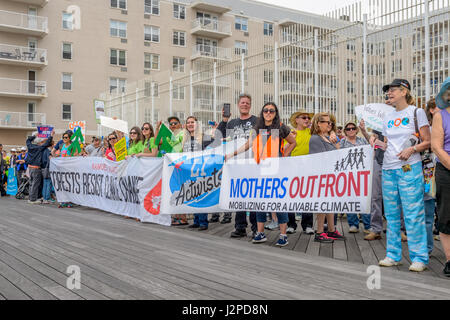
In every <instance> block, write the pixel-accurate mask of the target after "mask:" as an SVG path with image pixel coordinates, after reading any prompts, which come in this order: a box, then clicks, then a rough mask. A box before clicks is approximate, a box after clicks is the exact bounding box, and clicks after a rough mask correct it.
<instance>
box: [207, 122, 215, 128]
mask: <svg viewBox="0 0 450 320" xmlns="http://www.w3.org/2000/svg"><path fill="white" fill-rule="evenodd" d="M208 124H209V125H210V126H211V127H214V126H215V125H216V123H215V122H214V121H208Z"/></svg>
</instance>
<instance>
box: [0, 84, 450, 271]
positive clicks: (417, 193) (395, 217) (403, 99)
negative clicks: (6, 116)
mask: <svg viewBox="0 0 450 320" xmlns="http://www.w3.org/2000/svg"><path fill="white" fill-rule="evenodd" d="M383 91H384V92H385V93H386V95H385V101H384V102H385V103H386V104H389V105H391V106H392V107H393V108H394V109H393V111H392V112H391V113H389V114H388V115H386V118H385V119H384V126H383V131H382V132H378V131H375V130H372V131H371V132H370V133H369V132H368V131H367V130H366V127H365V123H364V121H363V120H361V121H360V122H356V121H353V120H352V121H348V122H347V123H345V124H344V125H341V124H339V123H337V122H336V118H335V116H334V115H332V114H330V113H328V112H320V113H317V114H313V113H311V112H307V111H306V110H299V111H297V112H295V113H294V114H292V115H291V117H290V119H289V124H290V125H291V128H290V127H288V126H287V125H286V124H284V123H282V122H281V116H280V112H279V109H278V107H277V105H276V104H275V103H273V102H268V103H266V104H264V106H262V108H261V109H260V110H255V113H257V114H258V113H259V116H258V117H257V116H254V115H252V114H251V109H252V99H251V96H250V95H248V94H241V95H240V96H239V100H238V110H239V116H238V117H237V118H235V119H230V117H226V116H223V119H222V121H221V122H220V123H218V124H215V125H214V126H213V127H211V128H210V130H208V131H207V132H204V131H203V130H202V126H201V124H200V122H199V121H198V120H197V118H196V117H194V116H189V117H188V118H187V119H186V120H185V123H184V124H183V123H182V122H181V121H180V119H179V118H178V117H175V116H171V117H169V118H168V125H169V128H170V129H171V131H172V133H173V135H172V138H171V141H170V145H171V150H172V151H171V152H174V153H179V152H193V151H202V150H205V149H206V148H208V147H212V146H217V145H220V144H222V142H223V141H230V140H231V141H233V140H237V139H244V140H246V142H245V144H243V145H242V146H241V147H240V148H238V149H236V150H235V151H234V152H233V153H231V154H227V155H226V156H225V161H226V160H228V159H230V158H233V157H244V156H249V155H250V154H251V151H250V149H252V151H253V157H254V159H255V160H256V162H257V163H259V161H260V160H261V159H264V158H265V157H287V156H291V157H292V156H293V157H297V156H304V155H308V154H316V153H326V152H329V151H333V150H338V149H342V148H352V147H356V146H361V145H369V144H370V145H371V146H372V147H373V148H374V149H375V157H374V159H373V179H372V204H371V212H370V214H361V215H359V216H358V215H357V214H356V213H348V214H347V222H348V225H349V232H350V233H357V232H359V228H360V225H361V224H362V226H363V232H364V233H365V237H364V239H365V240H367V241H373V240H379V239H381V238H382V234H383V219H385V220H386V229H387V230H386V231H385V232H386V238H387V243H386V257H385V258H384V259H382V260H381V261H380V262H379V264H380V265H381V266H384V267H391V266H397V265H399V264H400V261H401V257H402V241H407V242H408V248H409V256H410V259H411V262H412V263H411V265H410V267H409V270H410V271H416V272H421V271H424V270H425V269H426V268H427V265H428V263H429V256H430V254H431V252H432V250H433V243H434V240H440V241H441V242H442V247H443V249H444V251H445V255H446V259H447V263H446V265H445V268H444V274H445V275H447V276H450V197H449V195H450V78H448V79H447V80H446V81H445V82H444V84H443V86H442V88H441V91H440V93H439V94H438V96H437V97H436V99H432V100H430V101H428V103H427V106H426V109H425V110H424V109H422V108H416V107H415V106H414V105H415V100H414V97H413V96H412V95H411V87H410V84H409V82H408V81H407V80H403V79H395V80H394V81H393V82H392V83H390V84H387V85H385V86H384V87H383ZM160 127H161V121H160V122H158V124H157V125H156V127H155V128H154V127H153V126H152V125H151V124H150V123H147V122H146V123H144V124H143V125H142V127H140V128H139V127H133V128H131V130H130V131H129V133H128V135H124V133H122V132H118V131H114V132H111V133H110V134H109V135H108V136H107V137H105V139H104V140H103V139H102V138H100V137H93V138H92V142H91V143H88V144H86V145H85V146H83V149H82V152H81V154H78V153H77V152H76V151H73V150H72V149H71V148H70V144H71V136H72V134H73V132H71V131H70V130H68V131H66V132H65V133H64V134H63V135H62V140H61V141H59V142H57V143H56V144H55V143H54V142H53V136H54V132H52V135H51V137H50V138H48V139H42V138H38V137H37V135H36V134H34V135H33V136H31V137H29V138H28V139H27V141H26V148H21V149H20V150H16V149H11V150H10V155H9V156H8V155H7V154H6V152H5V151H3V147H2V145H0V153H1V154H2V157H1V159H0V161H1V162H0V170H1V173H2V180H1V185H0V191H1V195H2V196H4V195H5V190H4V184H5V183H6V174H7V172H8V168H10V167H11V168H15V172H16V174H17V178H18V181H19V184H21V183H22V182H23V180H25V179H28V183H29V191H28V193H29V195H28V199H29V200H28V202H29V203H30V204H38V203H43V204H47V203H51V202H54V201H55V197H54V195H52V192H51V190H52V185H51V179H50V175H49V163H50V158H52V157H72V156H90V157H105V158H106V159H108V160H111V161H115V160H116V152H115V149H114V146H115V144H116V143H117V142H118V141H119V140H120V139H121V138H123V137H126V138H127V146H128V148H127V149H128V150H127V151H128V152H127V154H128V155H127V158H130V157H156V156H158V154H159V152H160V150H159V143H157V142H156V141H155V137H156V136H157V135H158V131H159V130H160ZM274 132H276V136H275V135H274ZM262 133H264V136H265V137H266V138H267V137H269V139H270V140H267V142H266V144H267V143H274V146H275V147H273V148H271V150H269V151H268V150H267V149H266V148H265V147H264V144H263V143H262V144H261V143H260V142H261V141H259V139H261V137H262ZM269 141H270V142H269ZM426 170H428V171H426ZM429 170H431V171H432V172H434V174H432V176H433V178H432V179H431V181H425V180H424V172H427V173H426V174H425V176H426V177H428V178H429V177H430V176H429ZM25 176H26V177H25ZM445 195H446V196H445ZM41 199H42V200H41ZM70 205H71V204H70V203H69V204H68V203H61V204H60V206H61V207H68V206H70ZM338 214H339V213H336V214H320V213H319V214H316V215H315V217H316V230H314V228H313V226H314V223H313V222H314V219H313V217H314V216H313V214H311V213H305V212H289V213H288V212H282V213H276V214H275V213H271V212H268V213H261V212H236V213H235V224H234V231H233V232H232V233H231V237H233V238H240V237H246V236H247V227H248V222H247V217H248V218H249V222H250V225H251V231H252V239H253V240H252V241H253V243H262V242H265V241H266V240H267V238H266V235H265V232H264V229H265V228H266V229H271V230H274V229H279V230H280V237H279V240H278V242H277V243H276V245H277V246H281V247H282V246H286V245H287V244H288V234H292V233H295V232H296V230H297V221H299V220H301V228H302V230H303V231H304V232H305V233H307V234H314V241H316V242H321V243H332V242H334V241H342V240H345V237H344V236H343V235H341V234H340V233H339V231H338V230H337V228H336V220H337V216H338ZM219 217H220V214H219V213H215V214H211V216H210V218H209V220H208V214H195V215H194V219H193V223H192V224H191V225H190V226H189V227H190V228H197V229H198V230H207V229H208V224H209V223H213V222H219V220H220V219H219ZM267 218H269V219H270V220H271V222H270V223H269V224H265V223H266V221H267ZM360 219H361V221H360ZM188 221H189V219H188V216H187V215H185V214H178V215H173V216H172V225H187V224H188V223H189V222H188ZM231 221H232V216H231V213H230V212H226V213H223V218H222V220H221V223H231ZM433 229H434V230H433Z"/></svg>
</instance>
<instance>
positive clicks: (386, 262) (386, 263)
mask: <svg viewBox="0 0 450 320" xmlns="http://www.w3.org/2000/svg"><path fill="white" fill-rule="evenodd" d="M378 264H379V265H380V266H382V267H394V266H399V265H401V262H400V261H398V262H397V261H395V260H393V259H391V258H389V257H386V258H384V259H383V260H381V261H380V262H378Z"/></svg>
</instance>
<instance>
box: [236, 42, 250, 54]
mask: <svg viewBox="0 0 450 320" xmlns="http://www.w3.org/2000/svg"><path fill="white" fill-rule="evenodd" d="M234 53H235V54H237V55H241V54H245V55H247V54H248V48H247V42H243V41H235V42H234Z"/></svg>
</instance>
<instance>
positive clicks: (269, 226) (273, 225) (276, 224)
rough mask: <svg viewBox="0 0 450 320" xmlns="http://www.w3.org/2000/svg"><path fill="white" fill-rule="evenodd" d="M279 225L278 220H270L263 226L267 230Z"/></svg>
mask: <svg viewBox="0 0 450 320" xmlns="http://www.w3.org/2000/svg"><path fill="white" fill-rule="evenodd" d="M279 227H280V226H279V225H278V221H272V222H271V223H269V224H268V225H267V226H265V227H264V228H265V229H267V230H276V229H278V228H279Z"/></svg>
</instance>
